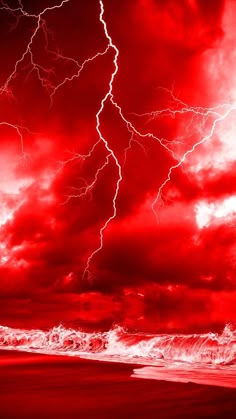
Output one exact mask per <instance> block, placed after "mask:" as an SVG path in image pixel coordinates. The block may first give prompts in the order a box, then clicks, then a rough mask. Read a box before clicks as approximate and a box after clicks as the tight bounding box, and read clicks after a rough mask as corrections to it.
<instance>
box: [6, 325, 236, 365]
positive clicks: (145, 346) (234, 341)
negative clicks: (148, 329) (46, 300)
mask: <svg viewBox="0 0 236 419" xmlns="http://www.w3.org/2000/svg"><path fill="white" fill-rule="evenodd" d="M0 349H9V350H12V349H14V350H21V351H27V352H40V353H47V354H60V353H61V354H68V355H74V356H76V355H77V356H81V355H87V357H88V356H90V357H92V356H93V355H96V354H97V355H98V354H99V359H102V358H103V356H104V358H107V357H111V358H112V357H116V358H119V357H120V360H121V362H122V359H126V360H127V359H129V361H132V360H133V361H134V362H136V361H137V360H138V359H139V360H143V361H145V362H147V363H148V362H150V363H152V362H153V361H158V360H168V361H181V362H187V363H201V364H212V365H218V364H236V329H234V328H233V327H232V326H230V325H227V326H225V328H224V330H223V332H222V333H221V334H217V333H206V334H192V335H190V334H189V335H184V334H176V335H170V334H166V335H164V334H162V335H145V334H131V333H128V332H126V331H125V330H124V329H123V328H121V327H116V328H114V329H112V330H110V331H108V332H94V333H86V332H83V331H80V330H74V329H67V328H64V327H63V326H58V327H54V328H53V329H51V330H49V331H43V330H23V329H13V328H9V327H6V326H0ZM124 362H125V361H124Z"/></svg>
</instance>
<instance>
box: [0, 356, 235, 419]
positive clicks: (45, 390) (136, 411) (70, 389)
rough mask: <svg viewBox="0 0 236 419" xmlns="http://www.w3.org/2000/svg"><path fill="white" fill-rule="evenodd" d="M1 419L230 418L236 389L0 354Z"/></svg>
mask: <svg viewBox="0 0 236 419" xmlns="http://www.w3.org/2000/svg"><path fill="white" fill-rule="evenodd" d="M0 368H1V375H0V377H1V378H0V406H1V408H0V410H1V414H0V417H1V419H8V418H12V419H16V418H25V419H31V418H48V419H49V418H50V419H52V418H61V419H70V418H102V419H103V418H123V419H125V418H190V417H191V418H223V417H225V416H226V415H227V418H229V417H230V418H231V417H232V418H233V417H235V415H236V389H230V388H223V387H217V386H206V385H197V384H193V383H176V382H168V381H158V380H151V379H150V380H149V379H140V378H135V377H131V375H132V372H133V369H135V368H137V366H136V365H125V364H122V363H119V364H116V363H109V362H99V361H90V360H84V359H80V358H78V357H66V356H51V355H50V356H49V355H41V354H32V353H24V352H16V351H6V350H3V351H0Z"/></svg>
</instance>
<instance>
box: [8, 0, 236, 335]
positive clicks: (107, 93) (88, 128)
mask: <svg viewBox="0 0 236 419" xmlns="http://www.w3.org/2000/svg"><path fill="white" fill-rule="evenodd" d="M235 19H236V4H235V2H234V1H233V0H225V1H223V0H209V1H207V2H206V1H203V0H166V1H161V0H129V1H125V0H113V1H112V2H109V1H108V0H103V1H100V2H99V0H97V1H96V0H88V1H86V2H85V1H84V2H78V1H76V0H62V1H61V2H60V0H43V1H34V2H30V1H28V0H21V1H20V0H6V1H1V2H0V36H1V45H0V56H1V66H0V197H1V199H0V302H1V304H0V307H1V308H0V323H1V324H6V325H17V326H18V327H21V326H22V327H23V326H25V325H28V324H30V325H31V327H38V326H42V327H48V326H53V325H57V324H58V323H60V322H62V323H63V324H68V325H79V326H86V327H89V326H88V325H90V326H91V325H92V326H91V327H95V326H96V327H103V328H107V327H111V325H112V324H114V323H121V324H124V325H126V326H127V327H128V328H135V329H140V330H155V331H158V330H196V331H198V330H203V329H204V330H205V329H207V330H208V329H211V328H213V329H214V328H217V327H221V326H222V325H224V324H225V323H227V322H235V321H236V314H235V310H234V305H235V298H236V276H235V268H236V244H235V238H236V233H235V218H236V191H235V177H236V163H235V158H236V147H235V137H234V134H235V116H236V77H235V71H234V68H235V64H236V54H235V48H234V45H235V38H236V33H235V27H236V22H235Z"/></svg>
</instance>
